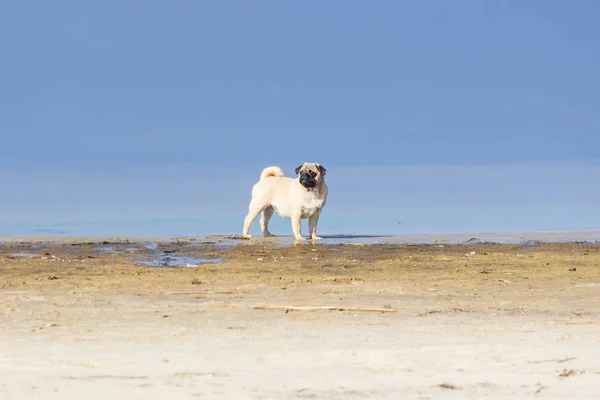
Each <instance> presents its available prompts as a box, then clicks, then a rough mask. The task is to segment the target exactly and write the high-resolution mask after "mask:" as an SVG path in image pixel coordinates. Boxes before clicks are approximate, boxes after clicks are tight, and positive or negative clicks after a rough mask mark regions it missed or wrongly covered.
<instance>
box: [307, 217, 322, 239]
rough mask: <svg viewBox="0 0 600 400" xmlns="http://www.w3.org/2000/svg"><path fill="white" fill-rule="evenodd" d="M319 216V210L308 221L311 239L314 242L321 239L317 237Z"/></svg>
mask: <svg viewBox="0 0 600 400" xmlns="http://www.w3.org/2000/svg"><path fill="white" fill-rule="evenodd" d="M319 215H321V210H318V211H317V212H316V213H314V214H313V215H311V216H310V218H309V219H308V230H309V231H310V238H311V239H312V240H319V239H321V238H320V237H318V236H317V222H319Z"/></svg>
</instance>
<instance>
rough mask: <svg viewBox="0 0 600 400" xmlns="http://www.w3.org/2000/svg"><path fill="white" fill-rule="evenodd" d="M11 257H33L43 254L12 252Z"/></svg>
mask: <svg viewBox="0 0 600 400" xmlns="http://www.w3.org/2000/svg"><path fill="white" fill-rule="evenodd" d="M10 256H11V257H23V258H33V257H41V256H42V255H41V254H34V253H21V252H19V253H12V254H11V255H10Z"/></svg>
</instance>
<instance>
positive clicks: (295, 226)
mask: <svg viewBox="0 0 600 400" xmlns="http://www.w3.org/2000/svg"><path fill="white" fill-rule="evenodd" d="M292 231H293V232H294V237H295V238H296V240H297V241H302V240H306V239H304V238H303V237H302V233H300V214H295V215H292Z"/></svg>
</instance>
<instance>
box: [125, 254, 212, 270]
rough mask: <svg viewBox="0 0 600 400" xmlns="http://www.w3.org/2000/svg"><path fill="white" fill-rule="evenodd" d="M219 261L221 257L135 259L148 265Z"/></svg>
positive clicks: (189, 265) (185, 265) (192, 264)
mask: <svg viewBox="0 0 600 400" xmlns="http://www.w3.org/2000/svg"><path fill="white" fill-rule="evenodd" d="M221 261H223V259H222V258H195V257H180V256H169V257H163V258H160V259H154V260H137V261H136V262H137V263H138V264H143V265H146V266H148V267H199V266H200V265H202V264H212V263H218V262H221Z"/></svg>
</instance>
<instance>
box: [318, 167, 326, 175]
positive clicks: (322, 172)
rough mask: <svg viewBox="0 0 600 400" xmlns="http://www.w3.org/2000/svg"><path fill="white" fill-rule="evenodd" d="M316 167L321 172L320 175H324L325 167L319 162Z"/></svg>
mask: <svg viewBox="0 0 600 400" xmlns="http://www.w3.org/2000/svg"><path fill="white" fill-rule="evenodd" d="M317 169H318V170H319V172H320V173H321V176H325V172H327V170H326V169H325V167H324V166H322V165H320V164H319V166H318V167H317Z"/></svg>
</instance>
